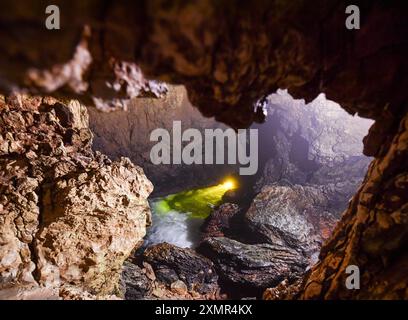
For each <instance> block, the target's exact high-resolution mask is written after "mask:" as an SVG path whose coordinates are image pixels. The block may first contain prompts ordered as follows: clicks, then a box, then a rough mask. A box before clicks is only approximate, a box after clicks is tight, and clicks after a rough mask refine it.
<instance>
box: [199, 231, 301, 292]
mask: <svg viewBox="0 0 408 320" xmlns="http://www.w3.org/2000/svg"><path fill="white" fill-rule="evenodd" d="M199 250H200V252H202V253H203V254H205V255H206V256H207V257H209V258H210V259H211V260H212V261H214V264H215V267H216V270H217V272H218V274H219V275H220V277H221V278H222V279H223V280H224V281H226V282H227V283H232V284H233V285H235V286H239V287H240V288H245V289H246V290H248V289H259V290H262V289H265V288H266V287H268V286H274V285H276V284H278V283H279V282H280V281H282V280H283V279H286V278H288V279H296V278H297V277H299V276H300V275H301V274H302V273H303V271H304V269H305V268H306V266H307V261H306V259H305V258H304V257H303V255H302V254H301V253H299V252H298V251H296V250H294V249H291V248H289V247H287V246H282V245H280V244H244V243H241V242H238V241H236V240H232V239H229V238H226V237H215V238H208V239H206V240H205V241H204V242H203V243H202V244H201V246H200V249H199ZM235 294H237V292H235Z"/></svg>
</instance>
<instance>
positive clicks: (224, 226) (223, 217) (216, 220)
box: [201, 203, 240, 239]
mask: <svg viewBox="0 0 408 320" xmlns="http://www.w3.org/2000/svg"><path fill="white" fill-rule="evenodd" d="M239 210H240V209H239V207H238V205H236V204H233V203H224V204H222V205H220V206H219V207H218V208H216V209H215V210H214V211H213V212H212V213H211V215H210V216H208V217H207V218H206V220H205V221H204V223H203V225H202V226H201V232H202V239H206V238H211V237H223V236H224V235H225V232H228V230H229V229H230V228H231V219H232V218H233V217H234V216H236V215H237V213H238V212H239Z"/></svg>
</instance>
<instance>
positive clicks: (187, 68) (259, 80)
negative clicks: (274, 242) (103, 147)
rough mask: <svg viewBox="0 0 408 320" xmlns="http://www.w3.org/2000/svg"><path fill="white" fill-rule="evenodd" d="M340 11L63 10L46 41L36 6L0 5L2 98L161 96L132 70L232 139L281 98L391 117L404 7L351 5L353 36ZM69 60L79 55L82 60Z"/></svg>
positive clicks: (397, 97)
mask: <svg viewBox="0 0 408 320" xmlns="http://www.w3.org/2000/svg"><path fill="white" fill-rule="evenodd" d="M348 4H349V3H348V2H347V1H343V0H336V1H333V2H330V3H328V2H327V1H324V0H319V1H318V2H316V3H315V4H314V5H313V6H312V5H310V3H309V2H308V1H306V0H303V1H299V2H297V3H296V4H291V3H289V2H288V3H281V2H279V1H268V2H265V1H255V3H248V4H242V5H240V6H239V7H236V5H235V4H233V3H230V2H229V1H222V3H221V4H220V3H219V1H212V0H207V1H204V2H202V3H200V4H189V3H183V4H180V3H177V2H174V3H170V4H169V3H167V2H165V1H161V0H155V1H140V2H139V1H138V2H137V3H126V6H124V5H123V4H122V3H115V2H110V1H103V2H102V3H100V2H90V3H88V4H86V5H80V4H79V3H78V4H73V3H72V1H60V2H59V3H58V5H59V6H60V12H62V13H63V15H64V19H63V21H70V23H69V24H68V23H67V24H65V25H64V26H63V28H61V30H59V31H55V30H54V31H49V30H47V29H46V28H45V27H44V19H45V14H44V7H43V6H42V5H41V4H33V3H30V2H27V3H25V4H17V3H15V2H13V1H6V2H5V3H4V4H3V8H4V10H2V13H1V15H0V20H1V21H2V22H3V24H2V25H3V28H2V30H1V37H2V39H4V41H2V43H1V44H0V52H1V54H2V56H3V57H5V59H4V60H3V61H2V62H1V64H0V69H1V70H2V76H1V86H2V88H3V91H4V90H10V89H11V88H13V87H15V86H18V85H20V86H23V85H24V86H28V87H30V88H32V89H37V90H42V91H46V92H49V91H54V90H58V89H59V90H61V91H64V90H63V89H65V90H67V89H68V91H70V92H72V93H75V94H77V93H81V94H82V95H86V96H88V97H90V98H91V99H92V100H93V101H95V100H96V101H98V102H100V103H99V104H100V105H103V106H104V107H105V108H107V109H111V107H112V106H113V107H115V108H118V107H122V106H123V105H124V103H121V101H122V100H126V99H128V98H131V97H134V96H135V95H137V94H140V93H144V92H145V90H142V89H143V88H146V90H147V91H150V92H152V93H153V94H159V93H160V92H161V91H160V90H156V89H155V86H154V85H146V81H145V80H144V78H145V77H142V76H140V75H139V72H138V67H140V68H141V70H142V72H143V73H144V74H145V75H146V76H147V78H148V79H150V78H153V79H159V78H160V79H163V80H165V81H167V82H172V83H184V84H186V86H187V90H188V92H189V98H190V100H191V102H192V103H193V105H195V106H198V107H199V108H200V110H201V111H202V112H203V114H204V115H206V116H215V117H216V118H217V119H218V120H221V121H224V122H226V123H228V124H230V125H231V126H233V127H243V126H248V125H249V124H251V123H252V122H253V121H254V120H257V121H262V119H263V111H262V108H254V105H255V103H256V102H257V101H258V100H259V99H261V98H262V97H265V96H267V95H268V94H270V93H272V92H275V91H276V90H277V89H278V88H288V89H289V92H291V93H292V94H294V95H295V96H296V97H299V98H307V99H308V100H312V99H314V98H315V97H316V96H317V95H318V94H319V93H321V92H325V93H326V94H327V96H328V98H329V99H331V100H334V101H337V102H338V103H340V104H341V105H342V106H343V107H344V108H345V109H347V110H348V111H350V112H352V113H355V112H358V113H359V114H360V115H363V116H365V117H371V118H375V119H381V118H383V117H384V116H385V114H386V113H390V114H391V115H393V114H398V110H400V108H401V106H402V105H403V104H404V103H406V102H407V98H406V94H405V89H404V88H406V87H407V84H408V82H407V81H408V79H407V77H406V73H407V72H406V71H407V61H406V59H405V57H406V55H407V48H406V45H405V43H406V34H407V32H408V27H407V25H406V23H405V16H406V6H405V3H404V2H403V1H397V2H393V3H392V4H384V3H383V2H382V1H372V2H369V3H368V2H367V1H355V2H354V4H355V5H358V6H360V8H361V10H362V14H363V15H364V17H365V18H364V23H362V24H361V29H360V30H352V31H350V30H348V29H346V28H345V25H344V23H345V19H346V15H345V8H346V6H347V5H348ZM305 12H307V14H305ZM84 26H90V28H85V32H84ZM93 26H98V27H93ZM379 26H380V27H379ZM379 28H380V29H379ZM87 29H90V30H87ZM27 35H30V36H28V37H27ZM45 39H46V41H47V46H44V45H43V43H44V40H45ZM84 42H85V43H84ZM80 49H81V50H80ZM78 51H80V52H82V51H87V52H88V53H87V54H81V55H79V57H80V59H79V58H78V57H77V56H78ZM90 60H91V63H90V62H89V61H90ZM136 64H137V66H136ZM65 66H68V67H65ZM69 66H71V67H69ZM33 68H35V69H34V70H33ZM48 74H51V75H53V77H51V76H47V75H48ZM39 75H40V76H39ZM41 75H44V76H42V77H41ZM61 78H62V79H65V81H56V80H60V79H61ZM139 79H142V80H140V81H139ZM357 79H358V80H357ZM373 79H375V81H373ZM47 83H59V85H58V86H54V87H50V86H49V85H47ZM156 92H157V93H156ZM391 92H392V94H390V93H391ZM387 104H388V105H389V107H388V108H387V111H386V112H384V106H385V105H387ZM381 130H383V129H381ZM385 131H386V130H385ZM385 131H383V133H385ZM377 132H379V131H378V130H377ZM377 136H378V135H377ZM381 136H382V137H385V134H383V135H381ZM380 140H381V141H378V142H377V143H378V145H381V143H382V141H383V140H382V139H380Z"/></svg>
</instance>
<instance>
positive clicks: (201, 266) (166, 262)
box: [143, 243, 218, 296]
mask: <svg viewBox="0 0 408 320" xmlns="http://www.w3.org/2000/svg"><path fill="white" fill-rule="evenodd" d="M143 260H144V261H145V262H147V263H148V264H150V265H151V266H152V268H153V270H154V273H155V276H156V278H157V279H158V280H159V281H160V282H162V283H164V284H166V285H167V286H170V287H172V288H174V287H175V286H176V287H177V286H179V284H180V281H181V282H183V283H184V284H185V285H186V289H187V290H188V291H189V292H196V293H198V294H201V295H208V296H213V295H215V294H216V292H217V290H218V284H217V280H218V276H217V274H216V272H215V269H214V266H213V263H212V262H211V261H210V260H208V259H207V258H205V257H203V256H201V255H199V254H197V253H196V252H195V251H194V250H192V249H188V248H179V247H176V246H174V245H171V244H168V243H161V244H157V245H153V246H151V247H149V248H148V249H146V251H145V252H144V254H143Z"/></svg>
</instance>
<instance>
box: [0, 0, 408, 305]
mask: <svg viewBox="0 0 408 320" xmlns="http://www.w3.org/2000/svg"><path fill="white" fill-rule="evenodd" d="M56 4H58V5H60V6H61V12H63V13H64V18H63V22H62V26H63V28H62V30H61V31H60V32H53V31H48V30H46V29H45V28H44V25H43V22H44V21H43V19H42V17H43V14H44V13H43V12H44V5H45V2H44V1H39V2H35V3H33V2H25V3H24V4H22V3H17V2H15V1H6V2H4V3H2V8H3V10H2V11H1V12H0V21H1V26H2V28H0V36H1V38H2V41H1V42H0V53H1V55H2V57H3V59H2V60H1V61H0V70H1V73H0V86H1V90H2V92H9V91H11V90H15V89H21V88H27V89H29V90H32V91H37V92H57V93H58V94H64V95H68V96H76V95H81V96H82V98H81V99H83V100H84V101H87V102H88V103H93V104H95V105H96V106H97V107H99V108H100V109H105V110H107V109H109V110H110V109H117V108H123V106H124V105H125V103H124V101H127V100H128V99H129V98H132V97H134V96H135V95H138V94H152V95H155V96H159V95H161V94H162V93H163V92H164V91H165V90H164V89H163V88H162V87H161V86H155V85H154V84H150V82H148V81H147V80H145V78H144V77H143V76H142V75H141V72H143V74H144V75H145V76H146V77H147V78H154V79H159V80H164V81H168V82H173V83H183V84H185V85H186V87H187V90H188V93H189V99H190V101H191V102H192V104H193V105H195V106H197V107H198V108H199V110H200V111H201V112H202V113H203V114H204V115H206V116H214V117H215V118H216V119H217V120H220V121H223V122H225V123H227V124H229V125H231V126H233V127H242V126H248V125H250V124H251V123H252V122H253V121H262V120H263V115H264V114H263V110H262V109H261V108H254V103H255V102H256V101H258V99H260V98H262V97H264V96H266V95H268V94H270V93H271V92H274V91H276V89H278V88H287V89H288V90H289V92H290V93H291V94H293V95H294V96H295V97H298V98H306V99H307V100H311V99H313V98H315V97H316V96H317V95H318V94H319V93H321V92H324V93H325V94H326V96H327V97H328V98H329V99H331V100H334V101H336V102H338V103H339V104H340V105H341V106H342V107H343V108H344V109H346V110H347V111H349V112H350V113H358V114H359V115H361V116H364V117H370V118H372V119H375V120H376V122H375V124H374V125H373V126H372V128H371V130H370V132H369V134H368V136H367V137H366V138H365V139H364V153H365V154H366V155H369V156H374V157H375V160H374V162H373V163H372V164H371V166H370V169H369V171H368V174H367V176H366V178H365V181H364V183H363V185H362V187H361V188H360V190H359V191H358V193H357V194H356V195H355V196H354V198H353V201H352V202H351V205H350V207H349V208H348V209H347V210H346V212H345V214H344V215H343V218H342V220H341V222H340V223H339V224H338V227H337V229H336V232H335V234H334V235H333V236H332V238H331V239H330V240H329V241H328V243H327V244H326V246H325V247H324V248H323V250H322V253H321V257H320V259H321V261H320V262H319V263H318V264H317V265H316V266H315V267H314V269H313V272H312V273H311V275H310V276H309V277H307V278H306V282H305V285H304V287H303V289H302V292H303V293H302V297H303V298H335V297H348V298H363V297H365V298H378V297H403V298H406V297H407V291H406V277H404V275H405V274H406V272H405V270H406V261H407V256H406V243H407V242H406V240H407V237H406V229H407V211H406V204H407V194H408V192H407V187H406V180H407V166H406V163H407V145H408V143H407V140H406V133H407V122H406V117H407V99H408V97H407V94H406V87H407V86H408V77H407V74H408V72H407V71H408V70H407V69H408V60H407V59H406V57H407V56H408V46H407V34H408V21H407V19H406V16H407V6H406V3H405V1H392V2H383V1H364V0H362V1H355V4H357V5H359V6H360V9H361V11H362V13H363V15H362V24H361V29H360V30H354V31H350V30H347V29H346V28H345V27H344V21H345V14H344V11H345V6H346V4H348V3H347V2H346V1H342V0H334V1H330V2H328V1H323V0H319V1H316V2H313V5H312V4H311V3H310V1H306V0H304V1H296V2H289V1H284V2H283V1H270V2H269V1H255V2H251V3H249V2H248V3H241V4H240V6H237V5H236V3H234V2H229V1H215V0H207V1H202V2H199V3H190V2H180V1H174V2H170V3H169V2H167V1H160V0H157V1H141V2H132V3H131V4H130V3H126V4H127V6H126V7H125V6H124V4H125V2H121V1H118V2H116V1H115V2H110V1H102V2H99V1H89V2H86V3H82V2H72V1H63V0H61V1H56ZM85 25H88V26H89V27H87V28H84V26H85ZM61 40H64V41H61ZM44 43H46V45H44ZM139 67H140V68H141V70H140V69H139ZM31 68H36V69H31ZM29 71H30V72H29ZM134 79H136V81H133V80H134ZM57 80H58V81H57ZM53 83H57V85H56V86H53V85H52V84H53ZM95 98H96V99H95ZM351 262H353V263H354V262H355V263H359V264H360V265H361V267H362V269H363V271H362V272H363V283H364V289H363V290H360V291H346V289H345V288H344V286H343V285H342V283H343V282H342V277H343V275H344V272H343V271H344V267H345V265H346V264H347V263H351Z"/></svg>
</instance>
